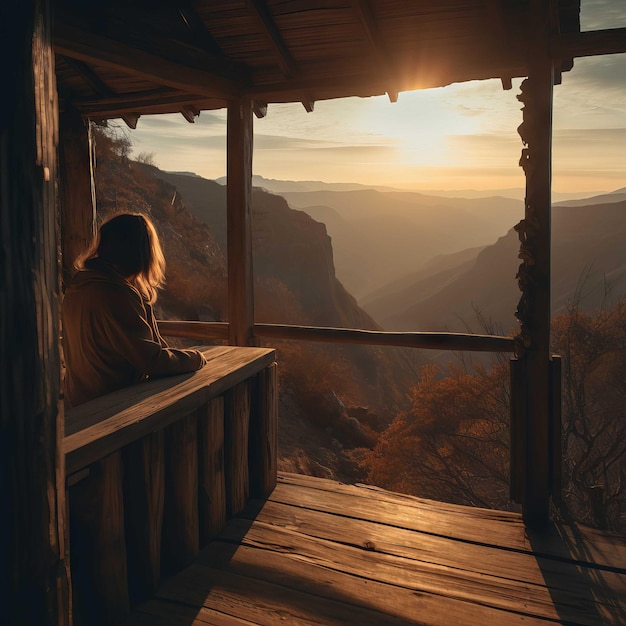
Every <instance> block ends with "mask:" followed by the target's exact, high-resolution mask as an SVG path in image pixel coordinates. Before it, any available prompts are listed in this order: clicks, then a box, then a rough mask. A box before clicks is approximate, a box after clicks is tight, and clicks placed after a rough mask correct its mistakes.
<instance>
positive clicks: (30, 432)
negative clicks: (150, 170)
mask: <svg viewBox="0 0 626 626" xmlns="http://www.w3.org/2000/svg"><path fill="white" fill-rule="evenodd" d="M3 4H4V7H5V8H3V9H2V10H3V11H7V10H8V8H7V7H8V6H9V3H3ZM10 10H11V15H10V20H9V16H7V15H0V24H1V25H2V27H3V28H2V36H1V37H0V39H1V41H2V43H1V45H2V46H3V48H4V49H3V50H2V54H0V59H1V60H0V63H2V65H1V66H0V67H1V68H2V69H1V70H0V72H1V80H2V91H3V98H2V111H1V113H0V299H1V300H0V373H1V376H0V408H1V411H0V502H1V503H2V504H1V505H0V520H1V521H0V524H1V528H0V607H1V609H0V610H1V612H2V613H1V617H0V621H2V623H7V624H12V625H15V626H17V625H20V624H38V625H39V624H50V625H52V624H54V625H58V624H67V623H68V621H67V619H68V618H67V616H68V614H69V611H68V608H67V603H68V591H67V590H68V586H67V567H66V561H65V542H64V532H65V531H64V508H65V505H64V493H65V491H64V487H63V480H64V469H63V457H62V456H61V454H60V442H61V435H62V431H63V429H62V414H61V412H60V411H61V409H60V406H59V397H60V356H59V332H58V331H59V325H58V320H59V315H58V305H59V279H58V267H57V265H58V253H57V221H56V201H57V198H56V196H57V194H56V181H57V157H56V151H57V118H58V108H57V95H56V83H55V74H54V57H53V53H52V48H51V43H50V15H49V6H48V2H47V0H24V1H23V2H19V3H10ZM7 24H9V25H10V27H9V28H6V29H5V28H4V26H5V25H7ZM7 94H9V97H7V96H6V95H7ZM5 620H6V621H5Z"/></svg>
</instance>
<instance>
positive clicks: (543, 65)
mask: <svg viewBox="0 0 626 626" xmlns="http://www.w3.org/2000/svg"><path fill="white" fill-rule="evenodd" d="M531 9H532V13H531V15H532V26H533V27H532V29H531V32H532V33H533V40H532V41H530V42H529V44H530V45H529V50H530V58H529V75H528V78H527V79H526V80H525V81H524V82H523V83H522V87H521V89H522V93H521V95H520V96H518V98H519V100H520V101H521V102H523V103H524V108H523V109H522V111H523V122H522V124H521V125H520V127H519V129H518V132H519V134H520V136H521V138H522V142H523V144H524V149H523V151H522V159H521V161H520V164H521V165H522V167H523V168H524V173H525V175H526V201H525V204H526V209H525V216H524V220H523V221H522V222H521V223H520V224H519V225H518V226H517V227H516V229H517V231H518V233H519V235H520V240H521V252H520V258H522V259H523V261H522V264H521V265H520V268H519V271H518V282H519V285H520V289H521V290H522V298H521V300H520V304H519V305H518V310H517V317H518V319H519V320H520V322H521V331H520V337H519V341H520V345H521V346H523V348H524V350H523V352H522V354H521V357H520V358H521V360H522V367H525V368H526V373H525V379H526V393H527V398H526V406H527V412H526V420H525V441H526V446H525V451H526V457H525V459H524V464H523V468H522V471H524V473H525V480H524V497H523V502H522V509H523V516H524V521H525V522H526V523H527V524H528V525H529V526H531V527H537V528H540V527H543V526H545V525H546V524H547V522H548V520H549V512H550V487H551V486H550V460H551V459H550V440H551V432H550V413H551V410H552V397H551V388H550V318H551V311H550V265H551V258H550V257H551V246H550V238H551V183H552V93H553V85H554V69H553V65H552V59H551V58H550V55H549V46H548V41H549V32H550V30H549V28H550V12H549V6H547V4H546V3H545V2H543V0H532V2H531Z"/></svg>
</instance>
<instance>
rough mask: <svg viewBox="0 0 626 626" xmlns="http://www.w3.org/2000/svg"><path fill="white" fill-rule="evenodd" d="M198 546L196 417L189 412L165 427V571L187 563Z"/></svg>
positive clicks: (178, 567) (196, 552) (179, 567)
mask: <svg viewBox="0 0 626 626" xmlns="http://www.w3.org/2000/svg"><path fill="white" fill-rule="evenodd" d="M199 550H200V529H199V524H198V417H197V415H196V413H192V414H191V415H188V416H187V417H186V418H184V419H181V420H179V421H177V422H174V423H173V424H171V425H170V426H168V427H167V428H166V429H165V511H164V520H163V566H164V569H165V571H166V572H172V571H177V570H180V569H182V568H183V567H185V566H187V565H189V564H190V563H191V562H192V561H193V559H194V558H195V557H196V556H197V554H198V552H199Z"/></svg>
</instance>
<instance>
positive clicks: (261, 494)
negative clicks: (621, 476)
mask: <svg viewBox="0 0 626 626" xmlns="http://www.w3.org/2000/svg"><path fill="white" fill-rule="evenodd" d="M276 372H277V366H276V363H272V365H270V366H269V367H266V368H265V369H263V370H261V371H260V372H259V373H258V374H257V375H256V379H255V381H254V382H255V385H254V387H255V389H254V397H253V402H252V411H251V414H250V435H249V438H248V439H249V451H248V458H249V464H250V495H251V496H252V497H253V498H267V497H268V496H269V495H270V494H271V493H272V491H274V487H276V481H277V480H278V467H277V455H278V387H277V376H276Z"/></svg>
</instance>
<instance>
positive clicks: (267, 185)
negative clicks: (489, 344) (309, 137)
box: [182, 172, 588, 202]
mask: <svg viewBox="0 0 626 626" xmlns="http://www.w3.org/2000/svg"><path fill="white" fill-rule="evenodd" d="M182 173H186V174H190V175H192V176H196V175H197V174H192V173H191V172H182ZM215 182H217V183H219V184H220V185H225V184H226V177H225V176H222V177H221V178H218V179H216V181H215ZM252 184H253V185H254V186H255V187H260V188H262V189H265V190H266V191H270V192H272V193H277V194H283V193H289V192H297V191H358V190H363V189H375V190H376V191H409V192H416V193H421V194H424V195H427V196H443V197H444V198H490V197H496V196H500V197H503V198H512V199H514V200H523V199H524V188H523V187H509V188H505V189H416V188H414V187H412V186H410V185H399V186H398V185H396V186H394V187H391V186H387V185H363V184H361V183H326V182H323V181H319V180H276V179H272V178H264V177H263V176H258V175H254V176H253V177H252ZM586 197H588V194H586V193H585V192H580V191H579V192H560V191H553V192H552V199H553V201H554V202H560V201H563V200H577V199H579V198H586Z"/></svg>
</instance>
